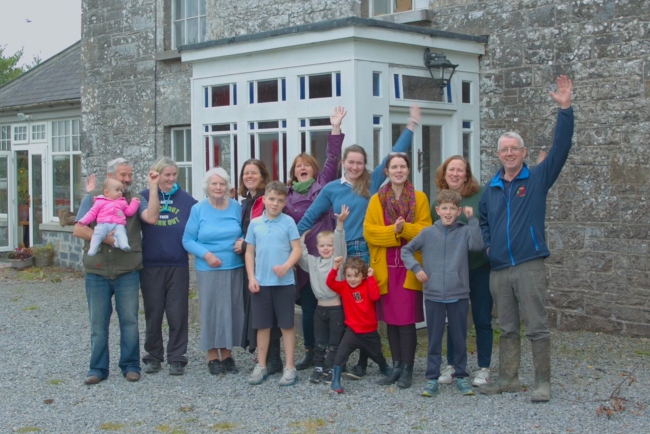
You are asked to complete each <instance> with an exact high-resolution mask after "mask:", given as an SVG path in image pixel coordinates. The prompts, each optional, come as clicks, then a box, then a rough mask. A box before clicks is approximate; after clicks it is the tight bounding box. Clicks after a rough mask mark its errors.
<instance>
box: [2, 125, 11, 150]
mask: <svg viewBox="0 0 650 434" xmlns="http://www.w3.org/2000/svg"><path fill="white" fill-rule="evenodd" d="M0 151H11V125H0Z"/></svg>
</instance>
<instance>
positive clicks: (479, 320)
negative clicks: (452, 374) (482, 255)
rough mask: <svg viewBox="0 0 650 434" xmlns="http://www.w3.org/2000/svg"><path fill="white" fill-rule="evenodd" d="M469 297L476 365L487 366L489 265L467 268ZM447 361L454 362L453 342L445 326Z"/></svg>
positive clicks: (489, 349)
mask: <svg viewBox="0 0 650 434" xmlns="http://www.w3.org/2000/svg"><path fill="white" fill-rule="evenodd" d="M469 299H470V300H471V301H472V320H473V321H474V328H475V329H476V352H477V353H478V355H477V356H478V357H477V358H478V367H479V368H489V367H490V362H491V361H492V339H493V334H492V294H491V293H490V265H489V264H486V265H484V266H483V267H480V268H475V269H474V270H469ZM447 363H448V364H449V365H453V364H454V343H453V342H452V340H451V334H450V333H449V328H447Z"/></svg>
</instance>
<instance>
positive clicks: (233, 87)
mask: <svg viewBox="0 0 650 434" xmlns="http://www.w3.org/2000/svg"><path fill="white" fill-rule="evenodd" d="M225 86H229V87H230V101H229V103H228V105H212V89H213V88H215V87H225ZM203 92H204V95H203V98H204V101H203V105H204V106H205V108H217V109H218V108H224V107H232V106H236V105H237V83H225V84H219V85H214V86H206V87H204V88H203Z"/></svg>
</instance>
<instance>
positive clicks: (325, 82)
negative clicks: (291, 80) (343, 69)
mask: <svg viewBox="0 0 650 434" xmlns="http://www.w3.org/2000/svg"><path fill="white" fill-rule="evenodd" d="M299 81H300V89H299V90H300V99H317V98H332V97H334V96H341V73H340V72H334V73H327V74H316V75H307V76H302V77H300V78H299Z"/></svg>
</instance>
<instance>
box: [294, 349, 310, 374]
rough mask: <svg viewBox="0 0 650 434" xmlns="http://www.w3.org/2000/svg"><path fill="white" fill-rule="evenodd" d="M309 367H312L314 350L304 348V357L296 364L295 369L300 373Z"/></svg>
mask: <svg viewBox="0 0 650 434" xmlns="http://www.w3.org/2000/svg"><path fill="white" fill-rule="evenodd" d="M310 366H314V349H313V348H309V347H305V355H304V356H302V359H300V360H298V361H297V362H296V369H297V370H298V371H302V370H304V369H307V368H309V367H310Z"/></svg>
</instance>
